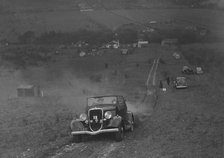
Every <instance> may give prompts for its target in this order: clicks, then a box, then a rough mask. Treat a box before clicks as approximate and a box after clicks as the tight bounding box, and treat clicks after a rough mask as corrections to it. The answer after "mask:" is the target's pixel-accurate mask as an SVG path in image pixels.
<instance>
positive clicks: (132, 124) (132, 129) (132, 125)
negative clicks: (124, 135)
mask: <svg viewBox="0 0 224 158" xmlns="http://www.w3.org/2000/svg"><path fill="white" fill-rule="evenodd" d="M129 131H130V132H133V131H134V118H133V117H132V120H131V125H130V129H129Z"/></svg>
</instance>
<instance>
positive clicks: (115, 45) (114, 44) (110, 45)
mask: <svg viewBox="0 0 224 158" xmlns="http://www.w3.org/2000/svg"><path fill="white" fill-rule="evenodd" d="M105 47H106V48H115V49H117V48H119V47H120V43H119V41H115V40H114V41H111V42H110V43H108V44H106V45H105Z"/></svg>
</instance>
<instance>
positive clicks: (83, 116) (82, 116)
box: [79, 113, 87, 121]
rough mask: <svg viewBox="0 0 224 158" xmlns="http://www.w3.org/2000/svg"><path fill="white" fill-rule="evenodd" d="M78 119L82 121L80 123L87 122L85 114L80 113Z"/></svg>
mask: <svg viewBox="0 0 224 158" xmlns="http://www.w3.org/2000/svg"><path fill="white" fill-rule="evenodd" d="M79 118H80V119H81V120H82V121H85V120H87V115H86V114H85V113H82V114H81V115H80V116H79Z"/></svg>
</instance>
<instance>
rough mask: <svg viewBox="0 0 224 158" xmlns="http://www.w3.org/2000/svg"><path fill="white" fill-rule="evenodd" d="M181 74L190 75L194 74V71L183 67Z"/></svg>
mask: <svg viewBox="0 0 224 158" xmlns="http://www.w3.org/2000/svg"><path fill="white" fill-rule="evenodd" d="M182 73H184V74H188V75H191V74H194V70H193V69H192V68H190V67H188V66H183V69H182Z"/></svg>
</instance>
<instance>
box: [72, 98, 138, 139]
mask: <svg viewBox="0 0 224 158" xmlns="http://www.w3.org/2000/svg"><path fill="white" fill-rule="evenodd" d="M70 126H71V130H72V132H71V135H72V137H73V141H74V142H81V141H82V138H83V136H84V135H97V134H100V133H114V136H115V140H116V141H122V140H123V138H124V131H127V130H129V131H133V130H134V115H133V113H132V112H130V111H127V105H126V100H125V99H124V97H123V96H118V95H110V96H97V97H90V98H87V106H86V112H85V113H82V114H80V116H79V118H76V119H74V120H72V122H71V125H70Z"/></svg>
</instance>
